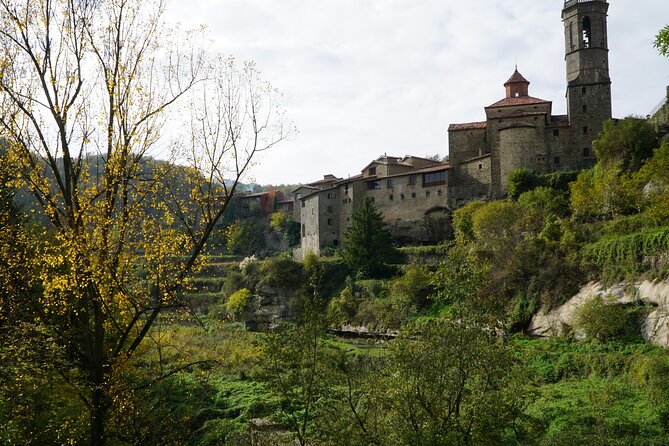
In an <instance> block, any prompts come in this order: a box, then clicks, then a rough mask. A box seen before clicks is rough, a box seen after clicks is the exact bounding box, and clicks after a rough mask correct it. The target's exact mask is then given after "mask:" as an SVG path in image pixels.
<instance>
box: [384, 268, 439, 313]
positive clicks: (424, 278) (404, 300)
mask: <svg viewBox="0 0 669 446" xmlns="http://www.w3.org/2000/svg"><path fill="white" fill-rule="evenodd" d="M432 291H433V286H432V274H431V273H430V271H429V270H428V269H427V268H426V267H424V266H421V265H407V266H406V267H405V268H404V274H402V276H401V277H398V278H396V279H394V280H393V281H392V282H390V298H391V301H392V305H393V307H394V308H395V309H396V311H398V312H399V313H401V314H404V315H408V314H409V313H410V312H411V311H415V310H416V309H417V308H422V307H425V306H427V304H428V296H429V295H430V294H431V293H432Z"/></svg>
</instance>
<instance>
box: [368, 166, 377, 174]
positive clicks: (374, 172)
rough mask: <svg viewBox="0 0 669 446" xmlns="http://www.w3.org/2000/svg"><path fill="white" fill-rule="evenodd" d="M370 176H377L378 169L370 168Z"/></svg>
mask: <svg viewBox="0 0 669 446" xmlns="http://www.w3.org/2000/svg"><path fill="white" fill-rule="evenodd" d="M369 175H370V176H371V175H376V167H370V168H369Z"/></svg>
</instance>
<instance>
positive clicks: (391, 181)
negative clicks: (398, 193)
mask: <svg viewBox="0 0 669 446" xmlns="http://www.w3.org/2000/svg"><path fill="white" fill-rule="evenodd" d="M386 186H387V187H388V189H390V188H391V187H393V179H392V178H390V179H389V180H388V181H386Z"/></svg>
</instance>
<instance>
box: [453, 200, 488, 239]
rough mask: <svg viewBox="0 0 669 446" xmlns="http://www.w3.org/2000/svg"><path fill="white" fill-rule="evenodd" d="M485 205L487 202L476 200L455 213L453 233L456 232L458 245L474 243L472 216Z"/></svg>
mask: <svg viewBox="0 0 669 446" xmlns="http://www.w3.org/2000/svg"><path fill="white" fill-rule="evenodd" d="M485 204H486V202H485V201H482V200H474V201H470V202H469V203H467V204H465V205H464V206H462V207H461V208H460V209H457V210H456V211H455V212H453V231H454V232H455V241H456V242H457V243H458V244H465V243H469V242H471V241H474V239H475V237H474V230H473V223H472V216H473V215H474V212H476V211H477V210H478V209H479V208H481V207H483V206H485Z"/></svg>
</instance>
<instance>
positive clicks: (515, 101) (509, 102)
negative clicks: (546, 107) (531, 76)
mask: <svg viewBox="0 0 669 446" xmlns="http://www.w3.org/2000/svg"><path fill="white" fill-rule="evenodd" d="M549 102H550V101H546V100H544V99H539V98H533V97H532V96H521V97H518V98H504V99H502V100H501V101H497V102H495V103H494V104H492V105H489V106H487V107H486V108H492V107H513V106H516V105H532V104H548V103H549Z"/></svg>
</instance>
